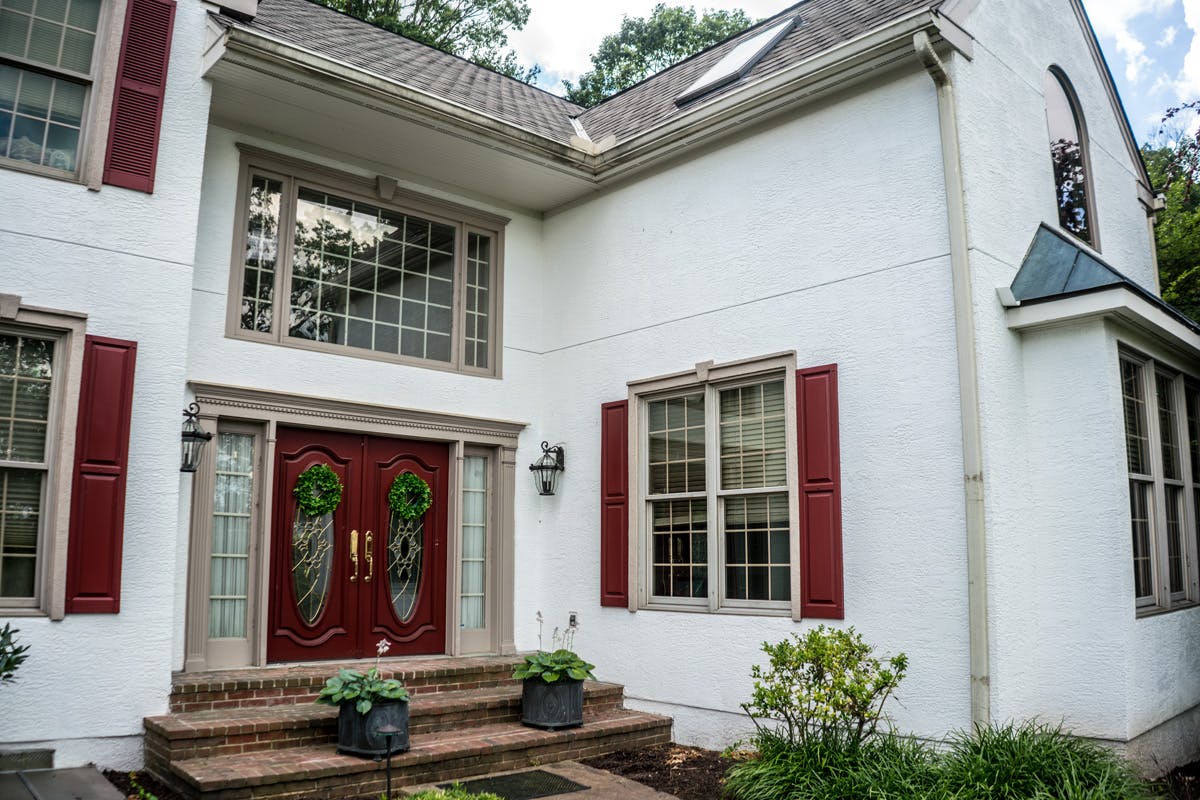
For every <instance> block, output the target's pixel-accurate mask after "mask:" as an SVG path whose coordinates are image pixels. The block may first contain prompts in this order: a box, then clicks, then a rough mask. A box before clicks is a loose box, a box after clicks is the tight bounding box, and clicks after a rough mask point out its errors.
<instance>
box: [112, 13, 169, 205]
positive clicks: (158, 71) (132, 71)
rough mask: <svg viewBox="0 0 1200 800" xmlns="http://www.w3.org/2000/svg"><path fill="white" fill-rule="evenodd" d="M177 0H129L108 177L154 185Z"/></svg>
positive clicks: (132, 185)
mask: <svg viewBox="0 0 1200 800" xmlns="http://www.w3.org/2000/svg"><path fill="white" fill-rule="evenodd" d="M174 21H175V0H129V8H128V10H127V12H126V15H125V33H124V35H123V36H122V37H121V57H120V60H119V63H118V65H117V80H116V88H115V91H114V93H113V108H112V125H111V126H110V128H109V133H108V152H107V154H106V155H105V158H104V182H105V183H107V184H111V185H113V186H123V187H125V188H127V189H137V190H138V191H141V192H153V191H154V167H155V163H156V162H157V160H158V136H159V126H160V124H161V122H162V110H163V98H164V95H165V93H166V88H167V62H168V61H170V57H171V30H172V27H173V23H174Z"/></svg>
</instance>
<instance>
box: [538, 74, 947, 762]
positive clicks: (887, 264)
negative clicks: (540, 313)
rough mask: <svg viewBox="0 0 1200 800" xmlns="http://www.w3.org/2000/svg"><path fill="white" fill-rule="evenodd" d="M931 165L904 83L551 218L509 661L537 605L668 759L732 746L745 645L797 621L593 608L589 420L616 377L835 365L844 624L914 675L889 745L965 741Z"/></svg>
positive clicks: (936, 195) (914, 78) (595, 516)
mask: <svg viewBox="0 0 1200 800" xmlns="http://www.w3.org/2000/svg"><path fill="white" fill-rule="evenodd" d="M879 131H887V132H888V134H887V136H880V135H879ZM940 159H941V156H940V151H939V149H938V140H937V106H936V101H935V98H934V93H933V84H932V82H931V81H930V80H929V79H928V77H927V76H926V75H925V74H924V73H923V72H919V71H917V70H915V69H914V70H911V71H909V72H907V73H905V74H902V75H899V76H894V80H892V81H890V82H886V83H879V84H876V85H873V86H868V87H864V88H863V89H862V91H860V92H856V93H854V94H853V96H847V97H842V98H839V100H838V101H837V102H833V103H829V104H827V105H825V106H823V107H821V108H820V109H818V110H815V111H813V112H811V113H809V114H806V115H804V116H798V117H796V118H793V119H791V120H788V121H786V122H785V123H782V124H780V125H778V126H775V127H772V128H770V129H768V130H765V131H762V132H759V133H757V134H755V135H751V136H747V137H745V138H744V139H742V140H741V141H738V142H735V143H730V144H728V145H727V146H724V147H722V148H721V149H720V150H716V151H714V152H711V153H708V154H705V155H703V156H701V157H699V158H697V159H695V160H693V161H690V162H688V163H686V164H681V165H678V166H675V167H672V168H669V169H664V170H663V171H661V172H660V173H658V174H656V175H654V176H652V177H649V178H647V179H645V180H643V181H640V182H639V183H637V184H636V185H634V186H631V187H628V188H624V189H621V190H618V191H613V192H609V193H607V194H604V195H602V196H600V197H598V198H596V199H594V200H592V201H590V202H589V203H587V204H586V205H584V206H582V207H579V208H575V209H572V210H570V211H566V212H563V213H559V214H553V215H550V216H549V217H548V218H547V220H546V222H545V253H546V267H547V268H546V297H547V302H548V307H549V308H553V309H557V310H559V313H556V314H553V315H551V316H548V318H547V324H546V331H547V333H546V339H547V341H548V343H549V344H550V345H551V349H550V350H549V352H547V354H546V358H545V375H546V381H545V390H546V395H547V399H548V402H547V404H546V410H545V416H546V419H547V421H548V424H547V428H548V430H549V431H550V432H551V433H552V436H553V438H554V439H555V440H558V441H563V442H565V443H566V444H567V448H568V453H569V459H570V460H569V468H568V471H567V473H566V474H565V476H564V478H563V482H562V490H561V492H560V493H559V495H558V496H556V497H554V498H540V499H539V501H538V502H539V510H540V511H541V513H542V525H541V528H540V533H539V535H540V536H542V537H543V538H544V540H545V542H546V544H545V545H544V546H542V547H541V548H540V552H537V553H533V554H531V555H533V556H534V558H535V559H536V561H535V562H534V563H535V565H536V566H534V567H533V568H535V569H536V572H535V573H534V574H533V576H531V577H532V578H533V579H532V580H531V581H530V582H529V586H528V588H526V587H524V586H523V587H522V589H521V591H520V592H519V594H518V607H517V612H516V613H517V624H518V644H519V645H521V646H525V647H528V646H532V645H536V640H535V639H534V638H533V636H534V635H535V633H536V628H535V626H534V624H533V615H534V613H535V611H536V609H538V608H541V609H543V610H544V611H546V612H549V613H550V615H551V618H552V619H553V621H554V624H562V623H563V622H565V618H566V611H567V610H568V609H577V610H579V611H581V613H582V618H581V622H582V626H583V627H582V630H581V632H580V634H579V638H578V639H577V646H578V649H579V650H580V651H581V652H583V653H584V654H585V655H586V656H589V657H591V659H592V660H593V661H595V662H596V663H597V664H598V665H599V667H598V670H597V674H598V675H600V676H602V677H604V678H608V679H612V680H616V681H620V682H622V683H624V684H625V685H626V691H627V694H628V696H629V697H631V698H632V700H633V702H634V703H639V704H642V705H644V707H647V708H653V709H657V710H662V711H664V712H665V713H670V714H673V715H674V716H675V721H676V725H675V737H676V738H677V739H678V740H680V741H684V742H696V743H701V744H706V745H710V746H724V745H727V744H729V743H730V741H731V740H732V739H734V738H737V736H738V735H741V734H744V733H745V731H746V728H747V727H748V724H747V722H746V720H745V718H744V717H741V716H738V710H739V709H738V706H739V703H741V702H743V701H745V700H746V699H747V697H748V693H749V690H750V678H749V669H750V665H751V664H752V663H754V662H756V661H759V660H760V659H761V657H762V654H761V653H760V651H759V646H760V645H761V643H762V642H763V641H764V640H773V641H778V640H780V639H782V638H784V637H785V636H787V635H788V634H790V633H793V632H802V631H804V630H806V629H807V628H809V627H810V625H811V623H808V622H803V623H799V624H797V623H793V622H792V621H791V620H790V619H782V618H779V617H769V616H753V615H750V616H746V615H736V616H735V615H729V614H705V613H701V614H685V613H678V612H666V611H647V610H641V611H638V612H637V613H635V614H630V613H629V612H628V611H626V610H623V609H614V608H603V609H602V608H600V607H599V606H598V596H599V574H598V569H597V566H596V565H597V564H598V558H599V539H598V535H597V528H598V520H599V507H598V501H599V487H598V465H599V460H600V454H599V449H598V448H599V443H600V442H599V440H600V432H599V405H600V403H601V402H604V401H609V400H617V399H621V398H624V397H625V396H626V392H627V389H626V385H625V384H626V382H627V381H630V380H635V379H640V378H647V377H652V376H655V375H661V374H664V373H670V372H677V371H681V370H687V369H689V368H691V367H692V366H693V365H694V364H695V363H696V362H699V361H705V360H709V359H712V360H715V361H716V362H717V363H721V362H725V361H730V360H736V359H744V358H749V357H754V356H758V355H765V354H769V353H773V352H778V351H784V350H794V351H796V354H797V361H798V364H799V366H801V367H803V366H815V365H819V364H827V363H832V362H836V363H837V364H838V368H839V381H840V407H839V413H840V424H841V446H842V451H841V455H842V476H843V481H844V484H843V487H844V496H843V508H844V514H845V522H844V542H845V581H846V608H847V613H846V620H845V624H846V625H853V626H855V627H856V628H857V629H858V630H859V631H861V632H862V633H863V634H864V635H865V636H866V637H867V638H868V640H870V641H871V642H873V643H874V644H876V645H877V647H878V648H879V651H880V652H882V653H889V654H890V653H895V652H898V651H905V652H907V653H908V654H909V655H910V657H911V661H912V667H911V672H910V675H909V677H908V679H907V681H906V683H905V684H904V686H903V687H902V690H901V692H900V695H901V699H902V701H903V704H904V705H903V707H900V706H898V705H897V706H895V707H893V709H892V710H893V711H894V712H895V713H896V721H897V723H898V724H899V725H900V727H901V728H903V729H905V730H911V731H915V732H917V733H920V734H923V735H939V734H941V733H943V732H944V731H946V730H947V729H949V728H953V727H958V726H965V725H967V724H968V723H969V717H968V709H969V702H968V675H969V672H968V668H967V653H966V605H965V601H966V578H965V574H966V573H965V549H964V538H963V535H962V529H963V520H962V517H963V504H962V489H961V487H962V479H961V470H962V466H961V455H960V454H961V448H960V444H959V432H958V431H959V427H958V426H959V422H958V419H959V415H958V391H957V382H956V377H955V371H954V360H953V352H954V336H953V315H952V310H951V302H950V289H949V260H948V257H947V251H948V249H949V245H948V239H947V234H946V219H945V211H944V190H943V182H942V172H941V160H940ZM522 557H524V553H523V554H522ZM918 576H919V577H918ZM647 701H654V702H653V703H650V702H647Z"/></svg>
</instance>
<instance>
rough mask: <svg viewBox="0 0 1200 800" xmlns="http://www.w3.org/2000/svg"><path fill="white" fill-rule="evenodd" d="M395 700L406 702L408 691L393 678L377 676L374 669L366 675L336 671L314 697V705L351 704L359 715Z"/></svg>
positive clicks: (357, 672) (376, 671)
mask: <svg viewBox="0 0 1200 800" xmlns="http://www.w3.org/2000/svg"><path fill="white" fill-rule="evenodd" d="M395 700H399V701H402V702H407V701H408V690H407V689H405V688H404V686H403V685H402V684H401V683H400V681H398V680H396V679H395V678H382V677H380V675H379V670H377V669H376V668H375V667H371V669H369V670H368V671H367V672H366V674H363V673H361V672H359V671H357V670H353V669H340V670H338V673H337V675H334V676H333V677H332V678H330V679H329V680H327V681H325V687H324V688H323V689H321V691H320V693H319V694H318V695H317V702H318V703H321V704H323V705H327V706H340V705H342V704H343V703H354V708H355V709H356V710H357V711H358V713H359V714H366V713H367V712H368V711H370V710H371V707H372V706H374V705H375V704H376V703H379V702H382V701H395Z"/></svg>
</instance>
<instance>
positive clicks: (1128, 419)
mask: <svg viewBox="0 0 1200 800" xmlns="http://www.w3.org/2000/svg"><path fill="white" fill-rule="evenodd" d="M1121 394H1122V398H1123V400H1124V405H1125V446H1126V451H1127V454H1128V456H1129V471H1130V472H1131V473H1133V474H1135V475H1148V474H1149V472H1150V440H1149V438H1148V437H1147V435H1146V401H1145V399H1144V398H1145V392H1144V391H1143V389H1142V366H1141V365H1140V364H1137V363H1135V362H1133V361H1127V360H1125V359H1121Z"/></svg>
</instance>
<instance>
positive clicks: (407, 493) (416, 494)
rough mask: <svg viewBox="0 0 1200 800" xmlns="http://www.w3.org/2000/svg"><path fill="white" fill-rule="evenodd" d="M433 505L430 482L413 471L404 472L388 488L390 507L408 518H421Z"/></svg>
mask: <svg viewBox="0 0 1200 800" xmlns="http://www.w3.org/2000/svg"><path fill="white" fill-rule="evenodd" d="M431 505H433V492H432V491H431V490H430V488H429V484H428V483H426V482H425V481H423V480H421V478H419V477H417V476H416V475H414V474H413V473H411V472H402V473H400V474H399V475H397V476H396V479H395V480H393V481H392V488H391V489H389V490H388V507H389V508H391V509H392V511H394V512H396V513H397V514H399V515H400V516H401V517H403V518H404V519H407V520H414V519H419V518H420V517H421V516H423V515H424V514H425V512H426V511H428V510H429V507H430V506H431Z"/></svg>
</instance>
